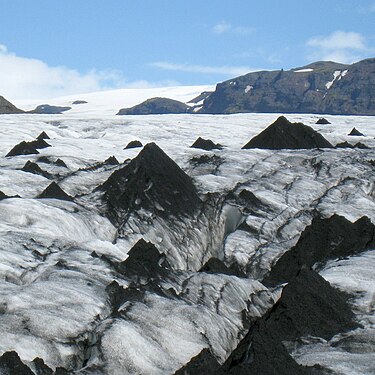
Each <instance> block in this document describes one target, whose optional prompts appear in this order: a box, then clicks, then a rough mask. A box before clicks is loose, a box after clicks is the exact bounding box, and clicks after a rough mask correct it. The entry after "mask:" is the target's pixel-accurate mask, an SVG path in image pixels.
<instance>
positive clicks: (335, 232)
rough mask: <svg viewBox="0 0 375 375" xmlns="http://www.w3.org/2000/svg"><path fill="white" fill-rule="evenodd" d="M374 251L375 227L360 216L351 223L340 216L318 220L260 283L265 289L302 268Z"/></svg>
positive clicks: (281, 281)
mask: <svg viewBox="0 0 375 375" xmlns="http://www.w3.org/2000/svg"><path fill="white" fill-rule="evenodd" d="M372 248H375V225H374V224H372V223H371V221H370V219H369V218H368V217H366V216H363V217H362V218H361V219H359V220H357V221H356V222H354V223H352V222H350V221H349V220H347V219H346V218H345V217H343V216H339V215H333V216H331V217H330V218H329V219H322V218H320V217H317V218H315V219H313V221H312V223H311V225H309V226H308V227H306V229H305V230H304V231H303V232H302V234H301V237H300V238H299V240H298V242H297V244H296V245H295V246H294V247H293V248H292V249H290V250H289V251H287V252H286V253H285V254H284V255H282V256H281V258H280V259H279V260H278V261H277V262H276V264H275V265H274V266H273V267H272V270H271V272H270V273H269V275H268V276H267V277H265V279H264V280H263V283H264V284H265V285H267V286H271V285H277V284H281V283H284V282H288V281H289V280H290V279H292V278H293V277H294V276H296V275H297V274H298V272H300V270H301V268H303V267H306V268H311V267H312V266H314V265H318V266H322V265H324V264H325V263H326V262H327V261H328V260H331V259H339V258H342V257H347V256H350V255H355V254H357V253H359V252H362V251H365V250H368V249H372Z"/></svg>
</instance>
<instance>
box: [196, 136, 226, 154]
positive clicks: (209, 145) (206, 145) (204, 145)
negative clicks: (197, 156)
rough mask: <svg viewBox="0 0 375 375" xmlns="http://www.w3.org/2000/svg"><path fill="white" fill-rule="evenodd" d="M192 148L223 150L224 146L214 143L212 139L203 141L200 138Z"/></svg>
mask: <svg viewBox="0 0 375 375" xmlns="http://www.w3.org/2000/svg"><path fill="white" fill-rule="evenodd" d="M190 147H191V148H200V149H202V150H206V151H210V150H221V149H222V148H223V146H222V145H221V144H219V143H214V142H213V141H211V139H203V138H201V137H198V138H197V139H196V141H195V142H194V143H193V144H192V145H191V146H190Z"/></svg>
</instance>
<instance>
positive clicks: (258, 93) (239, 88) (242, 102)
mask: <svg viewBox="0 0 375 375" xmlns="http://www.w3.org/2000/svg"><path fill="white" fill-rule="evenodd" d="M241 112H263V113H267V112H269V113H326V114H346V115H349V114H352V115H375V58H371V59H366V60H363V61H360V62H357V63H355V64H352V65H344V64H338V63H335V62H330V61H319V62H315V63H312V64H309V65H307V66H303V67H300V68H296V69H291V70H288V71H284V70H277V71H260V72H254V73H249V74H246V75H243V76H240V77H237V78H233V79H231V80H228V81H225V82H223V83H219V84H218V85H217V86H216V90H215V91H214V92H213V93H212V94H210V95H209V96H208V97H207V98H206V99H205V100H204V102H203V106H202V108H201V109H200V110H199V111H198V113H211V114H225V113H241Z"/></svg>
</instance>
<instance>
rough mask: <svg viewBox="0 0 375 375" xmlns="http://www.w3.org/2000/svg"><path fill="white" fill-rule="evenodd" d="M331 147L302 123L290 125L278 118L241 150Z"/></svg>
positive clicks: (285, 120)
mask: <svg viewBox="0 0 375 375" xmlns="http://www.w3.org/2000/svg"><path fill="white" fill-rule="evenodd" d="M332 147H333V146H332V145H331V143H329V142H328V141H327V140H326V139H325V138H324V137H323V136H322V135H321V134H319V133H318V132H316V131H315V130H314V129H312V128H311V127H309V126H307V125H304V124H302V123H291V122H290V121H288V120H287V119H286V118H285V117H284V116H280V117H279V118H278V119H277V120H276V121H275V122H274V123H273V124H271V125H270V126H268V127H267V128H266V129H265V130H263V131H262V132H261V133H259V134H258V135H257V136H255V137H254V138H252V139H251V140H250V141H249V142H248V143H247V144H246V145H245V146H243V147H242V148H243V149H249V148H262V149H270V150H280V149H309V148H332Z"/></svg>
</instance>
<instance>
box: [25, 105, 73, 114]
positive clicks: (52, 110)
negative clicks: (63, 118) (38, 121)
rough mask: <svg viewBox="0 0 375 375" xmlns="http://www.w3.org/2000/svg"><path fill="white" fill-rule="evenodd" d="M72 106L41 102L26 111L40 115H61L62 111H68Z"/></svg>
mask: <svg viewBox="0 0 375 375" xmlns="http://www.w3.org/2000/svg"><path fill="white" fill-rule="evenodd" d="M70 109H72V107H60V106H57V105H49V104H42V105H38V106H37V107H36V108H35V109H33V110H32V111H29V112H28V113H35V114H41V115H61V114H62V113H63V112H66V111H69V110H70Z"/></svg>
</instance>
